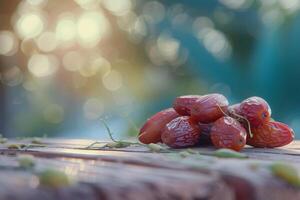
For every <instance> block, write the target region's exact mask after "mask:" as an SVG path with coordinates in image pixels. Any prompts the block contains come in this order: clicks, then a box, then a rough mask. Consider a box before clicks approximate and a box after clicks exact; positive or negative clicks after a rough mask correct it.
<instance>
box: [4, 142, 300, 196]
mask: <svg viewBox="0 0 300 200" xmlns="http://www.w3.org/2000/svg"><path fill="white" fill-rule="evenodd" d="M10 142H12V143H20V144H21V143H30V142H31V141H30V140H21V141H20V140H18V141H10ZM42 142H43V144H45V145H46V147H34V148H29V149H27V150H26V151H24V150H11V149H8V148H7V144H3V145H0V152H1V154H2V156H0V184H1V186H2V187H1V188H0V199H8V198H9V199H41V198H44V199H71V198H72V199H84V198H85V199H300V190H299V189H297V188H294V187H292V186H289V185H288V184H286V183H285V182H284V181H282V180H280V179H278V178H276V177H274V176H273V175H272V174H271V173H270V170H268V167H267V166H268V164H269V163H271V162H273V161H288V162H289V163H291V164H292V165H294V166H295V168H296V169H298V170H299V171H300V156H299V155H300V148H299V147H300V143H299V142H298V141H296V142H294V143H293V144H291V145H288V146H287V147H285V148H278V149H254V148H250V147H248V148H246V149H245V150H244V151H243V152H244V153H246V154H247V155H249V157H250V159H246V160H238V159H219V158H215V157H211V156H206V155H204V154H205V152H212V151H213V150H214V149H213V148H208V147H206V148H203V147H199V148H195V150H199V151H201V152H203V153H204V154H203V155H192V154H191V155H189V156H188V157H184V158H183V157H180V156H179V155H178V154H176V153H151V152H150V151H149V149H147V148H145V147H141V146H132V147H129V148H124V149H107V148H104V149H103V148H102V149H92V150H87V149H85V147H87V146H88V145H89V144H91V143H92V142H93V141H90V140H62V139H42ZM103 144H105V143H103ZM100 146H101V144H100ZM16 154H31V155H34V156H35V163H36V168H35V171H24V170H18V168H17V167H18V162H17V158H16V157H15V156H11V155H16ZM47 168H53V169H59V170H61V171H64V172H65V173H66V174H68V175H69V176H70V177H72V178H74V179H75V180H77V181H76V184H73V185H71V186H69V187H62V188H47V187H43V186H41V185H39V183H38V181H37V180H38V179H37V172H38V171H42V170H45V169H47Z"/></svg>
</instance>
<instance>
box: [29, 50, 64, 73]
mask: <svg viewBox="0 0 300 200" xmlns="http://www.w3.org/2000/svg"><path fill="white" fill-rule="evenodd" d="M58 65H59V63H58V59H57V58H56V57H55V56H54V55H43V54H34V55H33V56H31V58H30V59H29V61H28V69H29V71H30V72H31V73H32V74H33V75H34V76H36V77H45V76H49V75H52V74H53V73H55V72H56V70H57V68H58Z"/></svg>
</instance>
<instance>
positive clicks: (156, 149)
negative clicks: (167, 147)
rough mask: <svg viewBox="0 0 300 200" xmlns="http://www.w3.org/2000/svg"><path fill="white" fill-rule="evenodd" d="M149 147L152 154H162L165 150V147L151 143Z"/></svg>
mask: <svg viewBox="0 0 300 200" xmlns="http://www.w3.org/2000/svg"><path fill="white" fill-rule="evenodd" d="M147 147H148V148H149V149H150V151H152V152H160V151H161V150H164V147H162V146H161V145H158V144H154V143H150V144H148V145H147Z"/></svg>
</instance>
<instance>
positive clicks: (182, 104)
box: [173, 95, 201, 116]
mask: <svg viewBox="0 0 300 200" xmlns="http://www.w3.org/2000/svg"><path fill="white" fill-rule="evenodd" d="M198 99H201V96H200V95H186V96H180V97H177V98H176V99H175V100H174V102H173V108H174V109H175V110H176V112H177V113H178V114H179V115H182V116H190V115H191V107H192V105H193V104H194V103H195V102H196V101H197V100H198Z"/></svg>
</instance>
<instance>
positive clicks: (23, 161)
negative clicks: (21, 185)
mask: <svg viewBox="0 0 300 200" xmlns="http://www.w3.org/2000/svg"><path fill="white" fill-rule="evenodd" d="M17 159H18V162H19V166H20V167H21V168H23V169H32V168H33V167H34V166H35V162H34V157H33V156H32V155H19V156H18V158H17Z"/></svg>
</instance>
